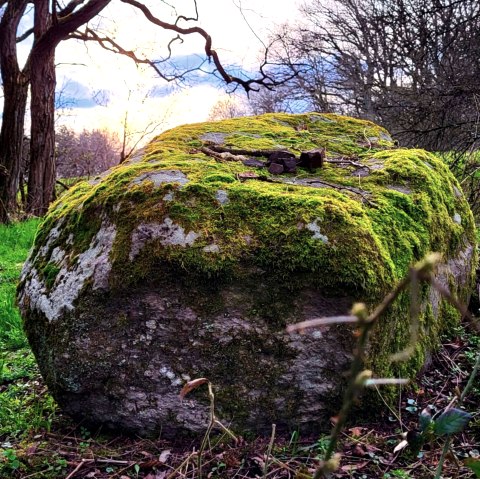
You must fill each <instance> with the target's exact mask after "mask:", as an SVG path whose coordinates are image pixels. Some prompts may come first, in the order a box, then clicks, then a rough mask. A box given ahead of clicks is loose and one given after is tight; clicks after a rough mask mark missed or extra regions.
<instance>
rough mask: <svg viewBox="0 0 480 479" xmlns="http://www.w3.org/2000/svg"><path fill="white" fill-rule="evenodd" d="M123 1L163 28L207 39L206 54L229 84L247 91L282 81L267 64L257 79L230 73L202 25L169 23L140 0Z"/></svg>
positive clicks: (272, 85) (271, 85) (267, 86)
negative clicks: (268, 71)
mask: <svg viewBox="0 0 480 479" xmlns="http://www.w3.org/2000/svg"><path fill="white" fill-rule="evenodd" d="M121 1H122V2H123V3H127V4H129V5H132V6H133V7H135V8H137V9H139V10H140V11H141V12H142V13H143V14H144V15H145V17H146V18H147V19H148V20H149V21H150V22H151V23H153V24H154V25H158V26H159V27H161V28H163V29H164V30H171V31H174V32H176V33H178V34H180V35H191V34H198V35H200V36H201V37H203V39H204V41H205V46H204V49H205V54H206V56H207V58H208V59H209V60H212V61H213V63H214V65H215V68H216V70H217V71H218V73H219V75H220V77H221V79H222V80H223V81H225V83H227V84H231V83H234V84H237V85H240V86H241V87H242V88H243V89H244V90H245V91H246V92H247V93H248V92H249V91H252V90H253V91H257V90H258V89H259V87H260V86H264V87H266V88H273V87H274V86H276V85H278V84H280V83H281V82H280V81H277V80H275V79H274V78H272V77H271V76H270V75H268V74H266V73H265V71H263V68H264V67H265V64H264V65H262V66H261V68H260V70H261V73H262V75H261V77H260V78H256V79H248V80H244V79H242V78H239V77H237V76H234V75H230V74H229V73H228V72H227V71H226V69H225V68H224V66H223V64H222V63H221V61H220V58H219V55H218V53H217V52H216V51H215V50H214V49H213V48H212V37H211V36H210V35H209V34H208V33H207V32H206V31H205V30H204V29H203V28H201V27H198V26H195V27H190V28H183V27H180V26H178V25H177V24H176V23H175V24H172V23H167V22H164V21H162V20H160V19H159V18H157V17H155V16H154V15H153V14H152V12H151V11H150V10H149V9H148V8H147V7H146V6H145V5H144V4H142V3H140V2H138V1H137V0H121Z"/></svg>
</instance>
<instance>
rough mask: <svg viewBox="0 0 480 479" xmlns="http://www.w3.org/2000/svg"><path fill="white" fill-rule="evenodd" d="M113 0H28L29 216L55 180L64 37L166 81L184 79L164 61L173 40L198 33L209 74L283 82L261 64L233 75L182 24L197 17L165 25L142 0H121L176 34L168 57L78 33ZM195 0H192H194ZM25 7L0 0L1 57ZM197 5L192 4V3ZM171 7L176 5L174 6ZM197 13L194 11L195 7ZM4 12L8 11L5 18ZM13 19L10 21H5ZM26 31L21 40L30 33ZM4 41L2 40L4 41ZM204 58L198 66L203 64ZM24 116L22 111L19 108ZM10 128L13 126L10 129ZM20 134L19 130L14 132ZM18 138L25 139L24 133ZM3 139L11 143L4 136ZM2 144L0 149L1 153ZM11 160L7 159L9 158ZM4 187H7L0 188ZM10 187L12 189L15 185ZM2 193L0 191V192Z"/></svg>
mask: <svg viewBox="0 0 480 479" xmlns="http://www.w3.org/2000/svg"><path fill="white" fill-rule="evenodd" d="M112 1H113V0H71V1H69V2H59V1H52V2H50V0H30V3H32V4H33V7H34V26H33V33H34V42H33V46H32V50H31V53H30V56H29V62H28V63H27V64H28V67H29V69H28V73H29V75H28V77H27V78H26V81H27V82H28V81H30V85H31V108H30V109H31V124H32V126H31V140H30V141H31V144H30V154H31V160H30V171H29V176H28V195H27V211H28V212H29V213H31V214H36V215H42V214H44V213H45V212H46V210H47V208H48V205H49V203H50V201H51V199H52V195H53V189H54V182H55V160H54V152H55V138H54V136H55V135H54V110H55V85H56V76H55V50H56V47H57V46H58V44H59V43H60V42H62V41H64V40H68V39H71V38H77V39H82V40H85V41H88V40H92V41H95V42H96V43H97V44H99V45H100V46H102V47H103V48H105V49H107V50H110V51H112V52H115V53H119V54H122V55H126V56H128V57H129V58H131V59H132V60H133V61H135V62H136V63H140V64H147V65H149V66H151V67H152V68H154V70H155V71H156V72H157V74H158V75H159V76H160V77H161V78H162V79H164V80H167V81H175V80H178V79H179V78H182V77H183V76H184V75H185V73H186V71H181V72H178V70H175V69H174V71H173V72H172V73H168V72H166V71H165V65H166V62H168V61H169V60H170V57H171V53H172V50H171V48H172V45H173V43H174V42H175V41H182V37H183V36H186V35H197V36H199V38H200V39H201V41H202V42H203V44H204V51H205V58H206V59H208V60H209V62H210V63H211V65H212V69H211V73H212V74H214V75H216V76H218V77H219V78H220V79H221V80H222V81H223V82H225V83H227V84H231V85H234V86H241V87H243V88H244V89H245V90H246V91H247V92H248V91H250V90H252V89H254V88H256V87H257V86H262V85H263V86H266V87H273V86H275V85H276V84H278V83H280V82H281V81H282V80H276V79H275V78H273V77H272V76H271V75H270V74H268V73H266V72H265V71H264V69H263V67H262V66H261V68H260V74H259V75H258V76H257V77H256V78H248V77H244V76H236V75H231V74H230V73H229V72H228V71H227V70H226V69H225V67H224V66H223V65H222V63H221V61H220V58H219V55H218V53H217V52H216V51H215V50H214V49H213V47H212V39H211V37H210V35H209V34H208V33H207V32H206V31H205V30H204V29H203V28H201V27H199V26H197V25H195V26H185V27H183V26H180V24H179V22H180V21H182V22H183V23H182V24H185V23H186V24H191V23H193V24H195V22H197V21H198V15H196V16H195V17H186V16H183V15H179V16H177V18H176V20H175V22H174V23H169V22H165V21H163V20H161V18H159V17H157V16H156V15H155V14H154V13H153V12H152V11H151V10H150V9H149V8H148V7H147V6H146V5H145V4H144V3H142V2H138V1H136V0H119V1H121V2H122V3H125V4H129V5H130V6H131V7H132V8H134V9H136V10H138V11H140V12H141V13H142V14H143V17H144V19H145V21H146V22H150V23H151V24H153V25H155V26H157V27H159V28H161V29H163V30H166V31H170V32H172V34H173V35H175V36H174V38H173V39H172V40H171V41H170V42H169V43H168V45H167V49H168V51H169V55H168V57H166V58H164V59H162V60H159V61H153V60H149V59H147V58H144V57H141V56H138V55H137V54H136V53H135V52H133V51H131V50H129V49H126V48H123V47H122V46H121V45H119V44H118V43H117V42H116V41H115V39H114V38H110V37H108V36H104V35H100V34H99V33H97V32H95V31H94V30H92V29H91V28H89V27H88V26H87V27H85V28H84V29H83V31H82V32H80V31H79V28H80V27H82V26H85V25H87V24H88V22H89V21H90V20H91V19H93V18H94V17H95V16H97V15H98V14H99V13H100V12H102V11H103V10H104V8H105V7H106V6H107V5H108V4H110V3H111V2H112ZM194 2H195V0H194ZM17 5H20V6H23V5H24V2H23V0H22V1H21V2H16V1H15V2H14V1H1V0H0V8H2V10H1V11H0V12H1V14H2V22H3V25H4V26H5V31H4V34H3V35H4V38H7V40H8V45H9V49H7V48H5V49H1V48H0V55H2V56H4V55H6V56H7V57H8V56H9V55H10V56H11V53H12V51H13V54H14V55H16V52H15V51H14V45H15V42H14V40H13V39H14V37H15V36H16V31H17V29H18V24H19V21H20V18H21V17H22V15H23V14H24V11H25V10H22V9H21V8H20V9H17V8H16V6H17ZM162 5H163V6H165V5H168V4H167V3H165V2H162ZM195 6H196V4H195ZM173 10H174V11H175V9H173ZM196 11H197V13H198V10H197V9H196ZM7 12H8V13H9V15H8V16H7ZM4 18H5V19H10V18H13V20H8V21H7V20H5V21H4ZM30 33H31V31H28V32H27V33H26V34H25V35H23V36H22V38H25V37H26V36H28V34H30ZM2 45H3V43H2ZM4 60H5V59H2V63H1V66H2V75H6V76H7V77H11V78H16V79H17V82H18V78H20V77H19V76H18V75H15V74H14V73H15V72H16V70H12V68H14V69H15V65H13V67H12V65H11V63H9V62H7V61H4ZM204 62H205V60H203V61H202V62H201V63H200V65H199V66H201V65H203V63H204ZM15 92H16V90H15V91H14V90H12V89H9V88H5V87H4V98H5V105H15V104H16V102H15V98H14V95H15ZM15 115H16V116H19V115H22V111H20V110H18V109H15V108H14V107H13V113H12V115H10V116H8V115H4V117H3V121H4V123H6V124H7V125H8V124H9V122H10V121H11V119H12V118H14V117H15ZM23 115H24V112H23ZM10 129H11V130H12V131H13V129H12V128H10ZM16 134H18V135H19V133H16ZM21 138H22V140H23V131H22V135H21ZM1 140H2V141H3V142H5V141H12V138H9V139H8V140H7V139H6V138H5V137H4V138H2V139H1ZM17 140H18V138H17V139H15V142H16V144H18V145H20V143H21V142H20V140H18V141H17ZM2 148H5V147H0V151H2ZM15 155H16V158H17V159H16V160H15V161H17V162H18V161H19V160H18V157H19V156H21V155H18V151H16V153H15ZM8 161H9V160H8ZM0 165H1V166H2V168H1V170H2V177H5V178H12V177H15V179H16V182H17V184H18V175H19V172H18V168H17V170H15V169H14V168H13V167H12V166H11V165H10V164H8V165H7V160H6V159H5V158H4V157H0ZM9 181H12V179H10V180H9ZM3 189H4V190H5V188H3ZM13 189H14V188H13ZM13 189H12V190H11V191H10V190H9V191H7V192H6V193H5V196H6V197H5V198H4V199H3V200H2V205H3V206H2V209H3V210H4V211H3V213H2V214H1V215H0V221H5V220H6V219H7V218H8V211H9V210H10V209H11V208H13V206H12V205H14V204H15V203H16V191H15V194H13ZM0 193H1V191H0Z"/></svg>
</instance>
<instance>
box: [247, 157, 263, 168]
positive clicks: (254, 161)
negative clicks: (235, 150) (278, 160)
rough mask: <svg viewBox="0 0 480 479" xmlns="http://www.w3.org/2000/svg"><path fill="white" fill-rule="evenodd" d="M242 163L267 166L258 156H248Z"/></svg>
mask: <svg viewBox="0 0 480 479" xmlns="http://www.w3.org/2000/svg"><path fill="white" fill-rule="evenodd" d="M242 163H243V164H244V165H245V166H250V167H253V168H265V167H266V166H267V165H266V164H265V162H264V161H261V160H257V159H256V158H247V159H246V160H243V161H242Z"/></svg>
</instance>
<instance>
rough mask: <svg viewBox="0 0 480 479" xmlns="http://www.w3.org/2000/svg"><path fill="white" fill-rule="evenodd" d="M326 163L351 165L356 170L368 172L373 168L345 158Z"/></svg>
mask: <svg viewBox="0 0 480 479" xmlns="http://www.w3.org/2000/svg"><path fill="white" fill-rule="evenodd" d="M325 163H332V164H334V165H335V164H336V165H350V166H355V167H356V168H365V169H367V170H368V171H370V170H371V168H370V167H369V166H368V165H364V164H362V163H358V162H356V161H353V160H351V159H348V158H344V157H341V158H332V159H330V160H329V159H325Z"/></svg>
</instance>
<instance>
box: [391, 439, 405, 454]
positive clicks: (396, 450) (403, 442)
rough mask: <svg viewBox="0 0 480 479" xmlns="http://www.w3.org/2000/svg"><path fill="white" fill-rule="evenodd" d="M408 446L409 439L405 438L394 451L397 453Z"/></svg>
mask: <svg viewBox="0 0 480 479" xmlns="http://www.w3.org/2000/svg"><path fill="white" fill-rule="evenodd" d="M407 446H408V441H407V440H406V439H404V440H403V441H400V442H399V443H398V444H397V445H396V446H395V449H394V450H393V453H394V454H396V453H397V452H400V451H401V450H402V449H405V448H406V447H407Z"/></svg>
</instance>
